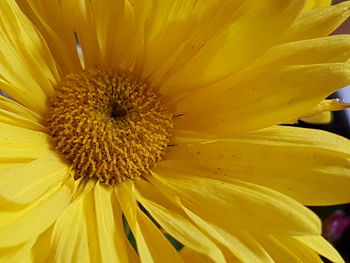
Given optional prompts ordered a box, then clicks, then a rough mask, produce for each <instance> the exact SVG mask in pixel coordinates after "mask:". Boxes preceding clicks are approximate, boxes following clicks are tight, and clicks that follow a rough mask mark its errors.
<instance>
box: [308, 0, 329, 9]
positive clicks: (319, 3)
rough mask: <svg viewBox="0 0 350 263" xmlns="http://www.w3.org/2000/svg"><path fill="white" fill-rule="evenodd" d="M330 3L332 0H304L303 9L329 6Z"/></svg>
mask: <svg viewBox="0 0 350 263" xmlns="http://www.w3.org/2000/svg"><path fill="white" fill-rule="evenodd" d="M331 4H332V0H307V1H305V6H304V11H306V10H310V9H315V8H319V7H325V6H330V5H331Z"/></svg>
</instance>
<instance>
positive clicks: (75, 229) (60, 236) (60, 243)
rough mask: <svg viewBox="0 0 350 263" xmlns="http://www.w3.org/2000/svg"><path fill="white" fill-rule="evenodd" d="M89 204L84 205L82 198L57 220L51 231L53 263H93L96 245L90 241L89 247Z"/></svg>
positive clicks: (92, 240)
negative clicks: (93, 251)
mask: <svg viewBox="0 0 350 263" xmlns="http://www.w3.org/2000/svg"><path fill="white" fill-rule="evenodd" d="M91 205H92V204H91V203H86V202H85V200H84V198H80V199H78V200H76V201H75V202H73V203H72V204H71V205H70V206H69V207H68V208H67V209H66V210H65V211H64V213H63V214H62V215H61V216H60V217H59V218H58V219H57V221H56V223H55V225H54V228H53V231H52V238H51V243H52V247H53V251H52V253H53V255H52V257H53V259H54V261H55V262H87V263H88V262H93V260H92V259H93V258H92V257H93V255H91V254H90V253H91V252H90V250H93V249H94V248H95V247H94V245H95V244H96V240H95V239H91V240H90V242H91V245H89V236H88V232H89V231H95V230H94V229H90V230H89V229H88V223H89V222H90V220H94V219H93V218H92V219H89V218H86V216H87V215H86V211H85V210H87V209H91V208H90V207H91Z"/></svg>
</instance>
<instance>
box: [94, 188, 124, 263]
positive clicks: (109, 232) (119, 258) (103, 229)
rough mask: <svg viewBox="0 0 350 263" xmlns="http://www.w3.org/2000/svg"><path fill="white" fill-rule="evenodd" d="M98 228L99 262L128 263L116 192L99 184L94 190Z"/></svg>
mask: <svg viewBox="0 0 350 263" xmlns="http://www.w3.org/2000/svg"><path fill="white" fill-rule="evenodd" d="M94 199H95V210H96V228H97V237H98V241H99V248H100V253H101V260H100V261H99V262H105V263H109V262H115V263H124V262H125V263H127V262H128V253H127V248H126V244H125V243H126V242H128V241H126V238H125V235H124V228H123V223H122V212H121V209H120V207H119V206H118V205H117V203H118V200H117V199H116V196H115V193H114V191H112V189H111V188H107V187H105V186H103V185H100V184H97V185H96V187H95V189H94Z"/></svg>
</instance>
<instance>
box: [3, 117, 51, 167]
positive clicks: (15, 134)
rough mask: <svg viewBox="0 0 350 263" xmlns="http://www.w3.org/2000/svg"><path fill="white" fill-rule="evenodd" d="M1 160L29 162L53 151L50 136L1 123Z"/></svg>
mask: <svg viewBox="0 0 350 263" xmlns="http://www.w3.org/2000/svg"><path fill="white" fill-rule="evenodd" d="M0 138H1V144H0V160H1V162H9V163H11V162H12V163H22V162H28V161H31V160H34V159H37V158H38V157H40V156H42V155H43V154H45V153H47V152H50V151H51V147H52V146H51V143H50V140H51V139H50V136H48V135H47V134H45V133H42V132H39V131H32V130H29V129H25V128H21V127H17V126H13V125H9V124H6V123H0Z"/></svg>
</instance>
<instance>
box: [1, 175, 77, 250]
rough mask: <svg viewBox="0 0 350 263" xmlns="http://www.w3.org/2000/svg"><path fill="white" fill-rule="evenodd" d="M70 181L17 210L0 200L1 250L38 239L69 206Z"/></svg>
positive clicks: (62, 183) (71, 191) (71, 188)
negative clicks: (4, 247)
mask: <svg viewBox="0 0 350 263" xmlns="http://www.w3.org/2000/svg"><path fill="white" fill-rule="evenodd" d="M73 186H74V182H73V179H72V178H69V179H67V180H66V181H63V182H61V183H60V184H58V185H57V186H56V187H54V188H52V189H50V190H48V191H47V192H46V193H45V194H44V195H42V196H41V197H40V198H38V199H37V200H35V201H34V202H33V203H32V204H29V205H25V206H24V205H23V206H21V207H16V206H14V205H12V204H11V203H6V202H5V201H3V200H1V203H0V204H1V206H2V209H1V211H0V219H1V220H0V236H1V238H0V246H1V247H3V246H14V245H17V244H20V243H22V242H24V241H27V240H30V239H32V238H35V237H37V236H39V234H40V233H42V232H43V231H44V230H45V229H47V228H48V227H49V226H50V225H52V224H53V223H54V222H55V221H56V219H57V218H58V217H59V216H60V215H61V213H62V212H63V210H64V209H65V208H66V207H67V206H68V205H69V203H70V202H71V198H72V195H73Z"/></svg>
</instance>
